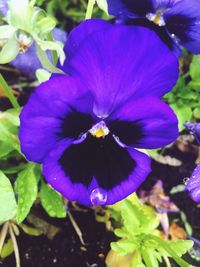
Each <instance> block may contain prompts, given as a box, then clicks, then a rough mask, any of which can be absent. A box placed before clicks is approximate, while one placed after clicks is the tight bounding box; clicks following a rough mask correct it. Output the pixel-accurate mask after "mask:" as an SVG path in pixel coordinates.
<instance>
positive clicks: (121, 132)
mask: <svg viewBox="0 0 200 267" xmlns="http://www.w3.org/2000/svg"><path fill="white" fill-rule="evenodd" d="M108 127H109V129H110V131H111V132H112V134H114V135H116V136H117V137H119V139H120V141H121V142H122V143H124V144H125V145H133V144H136V143H138V140H140V139H141V138H142V137H143V136H144V134H143V131H142V127H141V125H140V124H139V123H137V121H135V122H130V121H120V120H114V121H111V122H110V123H109V124H108Z"/></svg>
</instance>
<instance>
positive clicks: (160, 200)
mask: <svg viewBox="0 0 200 267" xmlns="http://www.w3.org/2000/svg"><path fill="white" fill-rule="evenodd" d="M140 199H141V200H142V202H143V203H147V204H149V205H151V206H152V207H154V208H155V210H156V211H157V215H158V217H159V219H160V223H161V225H162V228H163V230H164V232H165V234H166V236H168V234H169V219H168V215H167V213H169V212H179V208H178V207H177V206H176V205H175V204H174V203H173V202H172V201H171V200H170V198H169V197H168V196H166V195H165V192H164V188H163V183H162V181H161V180H158V181H157V183H156V184H155V185H154V186H153V188H152V189H151V190H150V191H141V192H140Z"/></svg>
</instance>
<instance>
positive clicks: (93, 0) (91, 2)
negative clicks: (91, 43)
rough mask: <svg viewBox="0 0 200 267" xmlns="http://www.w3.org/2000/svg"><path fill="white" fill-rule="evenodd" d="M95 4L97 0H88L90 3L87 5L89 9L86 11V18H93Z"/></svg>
mask: <svg viewBox="0 0 200 267" xmlns="http://www.w3.org/2000/svg"><path fill="white" fill-rule="evenodd" d="M94 4H95V0H88V5H87V11H86V15H85V19H91V17H92V12H93V8H94Z"/></svg>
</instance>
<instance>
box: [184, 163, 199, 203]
mask: <svg viewBox="0 0 200 267" xmlns="http://www.w3.org/2000/svg"><path fill="white" fill-rule="evenodd" d="M186 190H187V191H188V192H189V194H190V197H191V198H192V199H193V200H194V201H196V202H198V203H200V163H199V164H198V165H197V167H196V168H195V170H194V172H193V173H192V176H191V177H190V179H189V180H188V182H187V185H186Z"/></svg>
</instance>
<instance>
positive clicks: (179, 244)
mask: <svg viewBox="0 0 200 267" xmlns="http://www.w3.org/2000/svg"><path fill="white" fill-rule="evenodd" d="M166 243H168V246H169V247H170V248H171V249H173V250H174V251H175V252H176V254H177V255H178V256H179V257H181V256H182V255H184V254H185V253H186V252H187V251H188V250H189V249H190V248H192V246H193V241H191V240H177V241H171V240H170V241H166Z"/></svg>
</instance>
